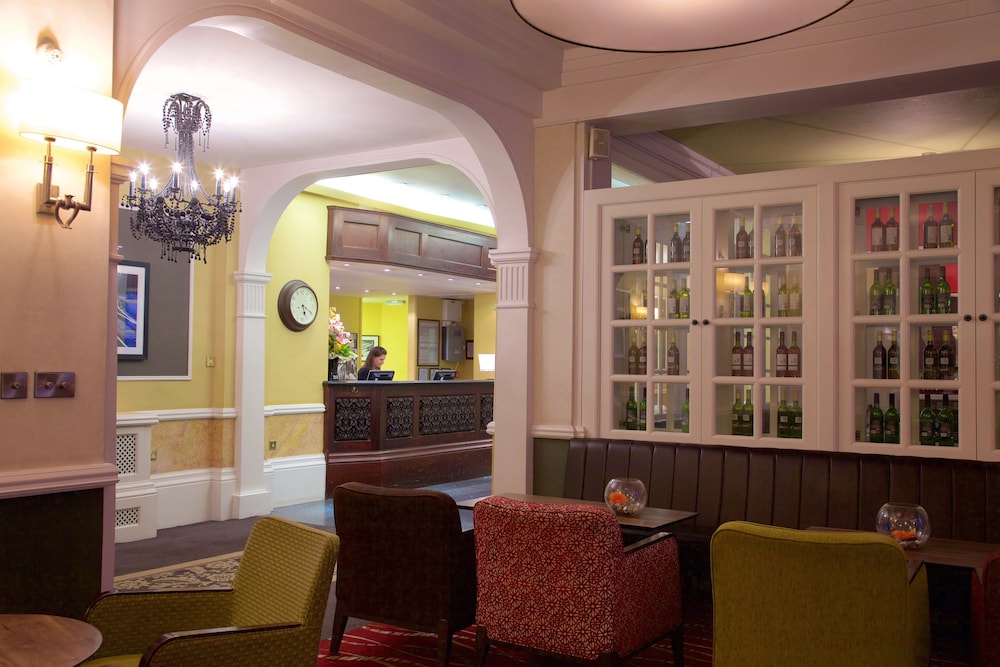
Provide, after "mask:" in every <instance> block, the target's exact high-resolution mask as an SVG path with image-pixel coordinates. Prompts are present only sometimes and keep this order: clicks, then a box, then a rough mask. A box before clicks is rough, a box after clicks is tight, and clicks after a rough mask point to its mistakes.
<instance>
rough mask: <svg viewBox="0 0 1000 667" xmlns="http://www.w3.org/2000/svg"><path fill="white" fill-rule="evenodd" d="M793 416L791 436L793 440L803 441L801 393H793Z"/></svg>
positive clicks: (791, 413)
mask: <svg viewBox="0 0 1000 667" xmlns="http://www.w3.org/2000/svg"><path fill="white" fill-rule="evenodd" d="M789 410H790V415H791V422H792V423H791V429H792V430H791V432H790V433H789V436H790V437H792V438H797V439H799V440H801V439H802V406H801V405H799V392H797V391H793V392H792V407H791V408H789Z"/></svg>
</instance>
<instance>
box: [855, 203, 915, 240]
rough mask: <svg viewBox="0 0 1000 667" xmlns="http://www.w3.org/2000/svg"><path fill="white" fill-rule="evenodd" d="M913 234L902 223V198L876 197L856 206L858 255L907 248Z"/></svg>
mask: <svg viewBox="0 0 1000 667" xmlns="http://www.w3.org/2000/svg"><path fill="white" fill-rule="evenodd" d="M909 231H910V230H908V229H906V228H905V226H901V224H900V222H899V197H888V196H887V197H872V198H869V199H859V200H857V201H856V202H855V206H854V247H853V252H854V254H861V253H866V252H872V253H881V252H893V251H897V250H899V249H900V248H906V247H907V245H906V244H907V239H908V238H909V236H908V232H909Z"/></svg>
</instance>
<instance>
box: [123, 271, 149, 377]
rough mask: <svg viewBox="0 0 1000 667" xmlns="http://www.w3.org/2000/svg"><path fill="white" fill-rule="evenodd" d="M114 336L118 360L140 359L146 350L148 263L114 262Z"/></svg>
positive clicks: (147, 347) (144, 356)
mask: <svg viewBox="0 0 1000 667" xmlns="http://www.w3.org/2000/svg"><path fill="white" fill-rule="evenodd" d="M116 311H117V316H116V326H115V338H116V339H117V344H118V359H119V361H141V360H143V359H145V358H146V356H147V354H148V350H149V263H148V262H124V261H123V262H121V263H119V264H118V298H117V307H116Z"/></svg>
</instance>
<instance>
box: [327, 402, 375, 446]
mask: <svg viewBox="0 0 1000 667" xmlns="http://www.w3.org/2000/svg"><path fill="white" fill-rule="evenodd" d="M334 406H335V409H336V411H337V419H336V420H335V425H334V433H333V439H334V440H371V439H372V401H371V399H370V398H338V399H337V400H336V401H335V402H334Z"/></svg>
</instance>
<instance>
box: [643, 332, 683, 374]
mask: <svg viewBox="0 0 1000 667" xmlns="http://www.w3.org/2000/svg"><path fill="white" fill-rule="evenodd" d="M690 334H691V330H690V328H689V327H687V326H683V327H680V326H678V327H655V328H654V329H653V356H652V358H651V359H650V361H651V362H652V364H653V367H652V371H653V373H655V374H657V375H687V374H688V373H690V369H691V358H690V352H689V350H690Z"/></svg>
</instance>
